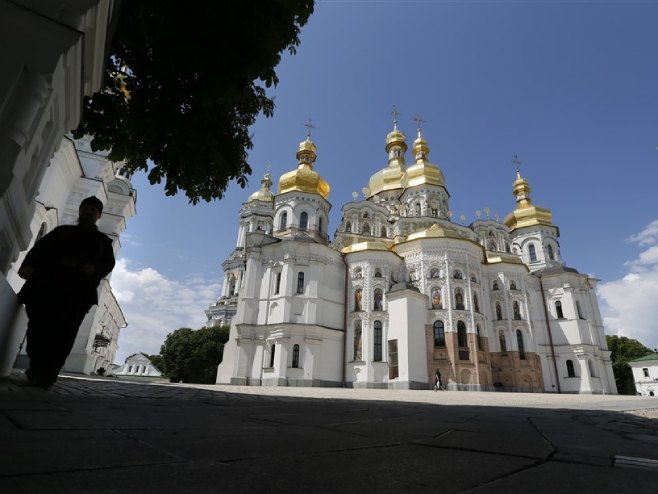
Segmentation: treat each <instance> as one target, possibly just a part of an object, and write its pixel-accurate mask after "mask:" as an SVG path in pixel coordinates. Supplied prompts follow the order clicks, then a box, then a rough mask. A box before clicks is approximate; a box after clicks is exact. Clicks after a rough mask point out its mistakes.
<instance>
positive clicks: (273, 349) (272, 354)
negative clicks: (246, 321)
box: [270, 343, 276, 367]
mask: <svg viewBox="0 0 658 494" xmlns="http://www.w3.org/2000/svg"><path fill="white" fill-rule="evenodd" d="M275 351H276V346H275V345H274V343H272V346H270V367H274V352H275Z"/></svg>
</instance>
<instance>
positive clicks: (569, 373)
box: [567, 360, 576, 377]
mask: <svg viewBox="0 0 658 494" xmlns="http://www.w3.org/2000/svg"><path fill="white" fill-rule="evenodd" d="M567 377H576V371H575V369H574V368H573V360H567Z"/></svg>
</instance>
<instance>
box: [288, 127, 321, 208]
mask: <svg viewBox="0 0 658 494" xmlns="http://www.w3.org/2000/svg"><path fill="white" fill-rule="evenodd" d="M315 153H316V147H315V144H313V143H312V142H311V139H310V137H307V138H306V140H305V141H303V142H300V143H299V151H297V154H296V157H297V160H298V161H299V166H298V167H297V169H296V170H293V171H290V172H287V173H284V174H283V175H281V178H279V194H283V193H285V192H290V191H293V190H298V191H300V192H311V193H315V194H320V195H321V196H322V197H324V198H325V199H326V198H327V197H329V191H330V190H331V188H330V187H329V184H328V183H327V182H326V181H325V180H324V179H323V178H322V177H321V176H320V174H319V173H318V172H316V171H314V170H313V162H314V161H315V159H316V157H317V155H316V154H315Z"/></svg>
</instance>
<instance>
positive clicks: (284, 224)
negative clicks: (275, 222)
mask: <svg viewBox="0 0 658 494" xmlns="http://www.w3.org/2000/svg"><path fill="white" fill-rule="evenodd" d="M286 228H288V213H283V214H281V219H280V220H279V230H285V229H286Z"/></svg>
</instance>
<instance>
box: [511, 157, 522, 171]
mask: <svg viewBox="0 0 658 494" xmlns="http://www.w3.org/2000/svg"><path fill="white" fill-rule="evenodd" d="M512 164H513V165H514V166H516V174H517V175H519V176H521V160H520V159H519V155H518V154H515V155H514V158H512Z"/></svg>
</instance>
